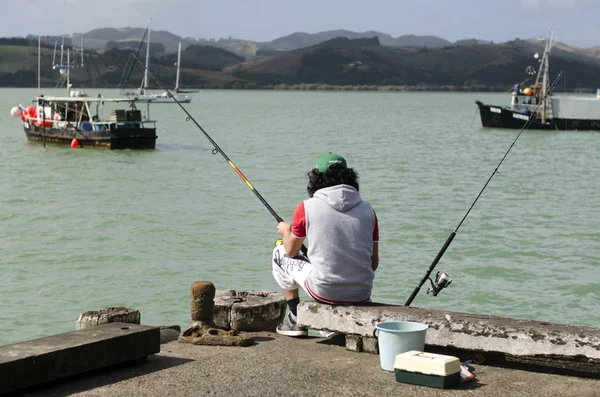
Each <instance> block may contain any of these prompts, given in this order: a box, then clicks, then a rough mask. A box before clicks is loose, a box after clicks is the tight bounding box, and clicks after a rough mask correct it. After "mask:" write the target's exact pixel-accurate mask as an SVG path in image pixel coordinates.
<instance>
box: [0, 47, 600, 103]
mask: <svg viewBox="0 0 600 397" xmlns="http://www.w3.org/2000/svg"><path fill="white" fill-rule="evenodd" d="M20 40H21V41H19V40H7V39H4V40H3V39H0V61H1V63H0V64H1V65H2V66H1V69H0V86H28V87H33V86H35V85H37V77H36V76H37V43H36V42H31V41H29V42H27V45H23V39H20ZM542 45H543V43H541V42H539V41H535V40H532V41H529V40H528V41H524V40H514V41H510V42H507V43H500V44H493V43H489V44H481V43H478V42H477V41H466V42H463V43H461V44H460V45H456V44H455V45H448V46H445V47H432V48H426V47H422V48H414V47H391V46H386V45H382V44H381V43H380V39H379V38H378V37H371V38H360V39H348V38H345V37H337V38H334V39H331V40H327V41H325V42H321V43H318V44H316V45H313V46H310V47H307V48H302V49H297V50H292V51H275V50H273V52H272V53H271V55H270V56H265V57H262V58H256V59H251V60H248V61H247V60H246V59H245V58H244V57H242V56H240V55H237V54H235V53H233V52H230V51H227V50H224V49H223V48H218V47H214V46H205V45H199V44H193V45H189V46H188V47H187V48H186V49H185V50H184V51H183V53H182V60H181V64H182V71H181V79H180V80H181V81H180V83H181V87H182V88H203V87H204V88H208V87H213V88H273V87H275V86H278V87H285V86H302V85H306V84H309V85H312V86H313V88H314V86H321V87H324V86H338V87H340V86H346V87H357V86H369V87H371V88H376V87H379V89H420V90H464V91H466V90H469V91H473V90H495V91H504V90H506V89H508V88H510V87H512V85H513V84H515V83H518V82H522V81H523V80H526V79H527V78H528V75H527V74H526V73H525V69H526V67H527V66H533V67H536V66H537V61H536V60H535V59H534V58H533V56H532V55H533V54H534V53H536V52H538V53H541V52H542V51H543V47H542ZM597 50H598V49H587V50H586V51H582V50H581V49H578V48H575V47H569V46H564V45H558V44H557V45H556V47H555V48H554V49H553V52H552V59H551V76H555V75H556V74H558V72H559V71H561V70H562V71H564V73H565V80H564V82H561V83H560V84H559V87H560V89H561V91H562V90H568V91H573V90H580V91H594V92H595V90H596V88H597V86H598V81H600V58H598V57H597V54H598V51H597ZM130 54H131V51H129V50H121V49H118V48H113V49H111V50H106V51H94V50H86V51H85V53H84V62H83V65H84V66H83V67H78V68H76V69H74V70H73V72H72V75H71V80H72V82H73V84H75V86H80V87H81V86H83V87H90V88H92V87H116V86H118V85H119V82H120V81H122V80H123V79H124V78H123V76H124V71H126V70H128V69H129V66H128V65H130V64H131V56H130ZM52 59H53V47H50V46H46V47H43V48H42V71H41V77H42V85H43V86H54V85H55V84H56V81H57V77H58V74H57V73H56V71H55V70H52ZM71 59H76V60H77V62H79V59H80V56H79V55H75V54H73V57H72V58H71ZM175 62H176V54H173V53H167V54H163V55H159V56H154V57H152V58H151V60H150V70H151V73H152V74H154V75H155V76H156V77H157V78H158V79H159V80H160V81H161V82H162V84H163V85H165V86H167V87H170V86H173V84H174V80H175ZM142 72H143V68H142V67H140V66H139V65H138V66H136V68H135V69H134V71H133V74H132V76H131V78H130V79H129V84H130V85H129V87H137V86H139V84H140V82H141V79H142V74H143V73H142ZM384 87H388V88H384ZM390 87H392V88H390ZM325 88H327V87H325Z"/></svg>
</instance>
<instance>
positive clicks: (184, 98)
mask: <svg viewBox="0 0 600 397" xmlns="http://www.w3.org/2000/svg"><path fill="white" fill-rule="evenodd" d="M149 59H150V23H148V42H147V44H146V65H145V67H144V80H143V81H142V86H141V87H140V88H139V89H138V90H137V91H135V92H126V93H123V94H124V95H126V96H128V97H133V98H135V99H138V100H142V101H150V102H154V103H175V100H177V102H181V103H188V102H191V101H192V97H191V96H190V95H186V94H182V93H179V68H180V66H179V65H180V63H181V42H180V43H179V51H178V55H177V77H176V83H175V89H174V90H173V91H174V92H171V95H169V93H168V92H167V91H164V92H162V93H153V92H150V91H149V90H148V68H149Z"/></svg>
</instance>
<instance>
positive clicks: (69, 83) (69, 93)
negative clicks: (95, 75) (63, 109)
mask: <svg viewBox="0 0 600 397" xmlns="http://www.w3.org/2000/svg"><path fill="white" fill-rule="evenodd" d="M70 91H71V49H70V48H67V97H70V96H71V92H70Z"/></svg>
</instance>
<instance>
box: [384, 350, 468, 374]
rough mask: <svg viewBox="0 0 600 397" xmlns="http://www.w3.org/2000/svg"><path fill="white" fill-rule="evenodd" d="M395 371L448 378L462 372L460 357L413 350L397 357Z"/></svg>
mask: <svg viewBox="0 0 600 397" xmlns="http://www.w3.org/2000/svg"><path fill="white" fill-rule="evenodd" d="M394 369H395V370H401V371H409V372H420V373H423V374H427V375H438V376H447V375H451V374H455V373H457V372H460V360H459V359H458V357H453V356H446V355H444V354H436V353H427V352H422V351H418V350H411V351H408V352H406V353H401V354H398V355H397V356H396V360H395V362H394Z"/></svg>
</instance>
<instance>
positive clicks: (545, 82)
mask: <svg viewBox="0 0 600 397" xmlns="http://www.w3.org/2000/svg"><path fill="white" fill-rule="evenodd" d="M551 45H552V37H551V34H550V32H548V40H546V47H545V48H544V57H543V58H542V62H543V64H542V69H543V70H542V73H543V75H542V99H544V100H543V102H542V124H546V107H547V103H548V99H549V98H548V73H549V72H548V70H549V65H548V63H549V62H550V59H549V58H550V47H551Z"/></svg>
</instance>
